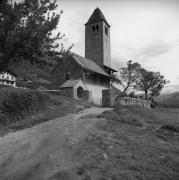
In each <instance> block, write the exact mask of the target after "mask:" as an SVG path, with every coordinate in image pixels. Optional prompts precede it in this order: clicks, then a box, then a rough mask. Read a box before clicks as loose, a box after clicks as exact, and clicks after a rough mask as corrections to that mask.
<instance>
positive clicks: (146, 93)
mask: <svg viewBox="0 0 179 180" xmlns="http://www.w3.org/2000/svg"><path fill="white" fill-rule="evenodd" d="M145 99H146V100H147V99H148V92H147V91H145Z"/></svg>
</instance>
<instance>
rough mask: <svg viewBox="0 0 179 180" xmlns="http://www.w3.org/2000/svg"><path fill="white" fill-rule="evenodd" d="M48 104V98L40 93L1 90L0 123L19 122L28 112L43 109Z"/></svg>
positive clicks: (22, 90)
mask: <svg viewBox="0 0 179 180" xmlns="http://www.w3.org/2000/svg"><path fill="white" fill-rule="evenodd" d="M50 103H51V99H50V97H49V96H48V95H47V94H45V93H42V92H40V91H36V90H27V89H26V90H24V89H15V88H3V89H1V90H0V114H1V116H0V123H3V124H6V123H9V121H17V120H20V119H22V118H24V116H25V115H27V114H28V113H30V112H36V111H38V110H41V109H45V108H46V107H47V106H48V104H50ZM2 117H7V118H2Z"/></svg>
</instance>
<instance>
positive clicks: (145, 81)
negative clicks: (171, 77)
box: [136, 68, 167, 99]
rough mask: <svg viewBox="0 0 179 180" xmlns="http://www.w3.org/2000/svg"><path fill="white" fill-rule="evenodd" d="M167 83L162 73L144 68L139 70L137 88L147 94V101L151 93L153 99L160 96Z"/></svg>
mask: <svg viewBox="0 0 179 180" xmlns="http://www.w3.org/2000/svg"><path fill="white" fill-rule="evenodd" d="M166 83H167V81H166V80H165V79H164V76H163V75H161V74H160V72H153V71H147V70H146V69H144V68H140V69H139V70H138V79H137V81H136V87H137V88H138V89H140V90H142V91H144V92H145V99H148V94H149V93H150V95H151V96H152V97H153V96H158V95H160V91H161V90H162V88H163V86H164V85H165V84H166Z"/></svg>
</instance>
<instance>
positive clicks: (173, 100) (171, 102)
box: [155, 92, 179, 108]
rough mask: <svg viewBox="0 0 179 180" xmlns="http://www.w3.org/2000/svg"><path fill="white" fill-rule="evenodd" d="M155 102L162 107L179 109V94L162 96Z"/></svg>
mask: <svg viewBox="0 0 179 180" xmlns="http://www.w3.org/2000/svg"><path fill="white" fill-rule="evenodd" d="M155 101H156V102H157V103H158V105H159V106H160V107H165V108H179V92H175V93H172V94H163V95H160V96H159V97H157V98H156V99H155Z"/></svg>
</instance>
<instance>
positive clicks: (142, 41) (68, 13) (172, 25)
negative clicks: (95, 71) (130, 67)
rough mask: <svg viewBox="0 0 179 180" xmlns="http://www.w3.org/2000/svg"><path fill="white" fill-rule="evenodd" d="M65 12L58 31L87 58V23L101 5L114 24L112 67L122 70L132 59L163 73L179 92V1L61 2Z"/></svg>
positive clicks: (172, 86)
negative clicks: (85, 50)
mask: <svg viewBox="0 0 179 180" xmlns="http://www.w3.org/2000/svg"><path fill="white" fill-rule="evenodd" d="M57 2H58V4H59V11H60V9H63V11H64V13H63V15H62V17H61V19H60V24H59V28H58V30H60V31H61V32H62V33H65V34H66V37H65V38H64V39H63V43H64V44H65V46H66V47H68V46H70V45H71V44H74V47H73V49H72V51H73V52H76V53H78V54H80V55H82V56H84V47H85V31H84V30H85V27H84V24H85V23H86V22H87V20H88V19H89V17H90V16H91V14H92V12H93V11H94V9H95V8H96V7H97V6H98V7H99V8H100V9H101V11H102V12H103V14H104V16H105V17H106V19H107V21H108V23H109V24H110V25H111V58H112V64H113V66H115V68H117V69H119V68H120V67H121V66H123V65H124V64H125V62H126V61H128V60H129V59H131V60H133V61H136V62H139V63H141V64H142V65H143V66H144V67H145V68H147V69H148V70H154V71H160V72H161V73H162V74H163V75H165V77H166V79H167V80H170V84H168V85H167V86H166V87H165V92H166V91H170V92H172V91H179V1H177V0H149V1H147V0H99V1H95V0H57Z"/></svg>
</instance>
